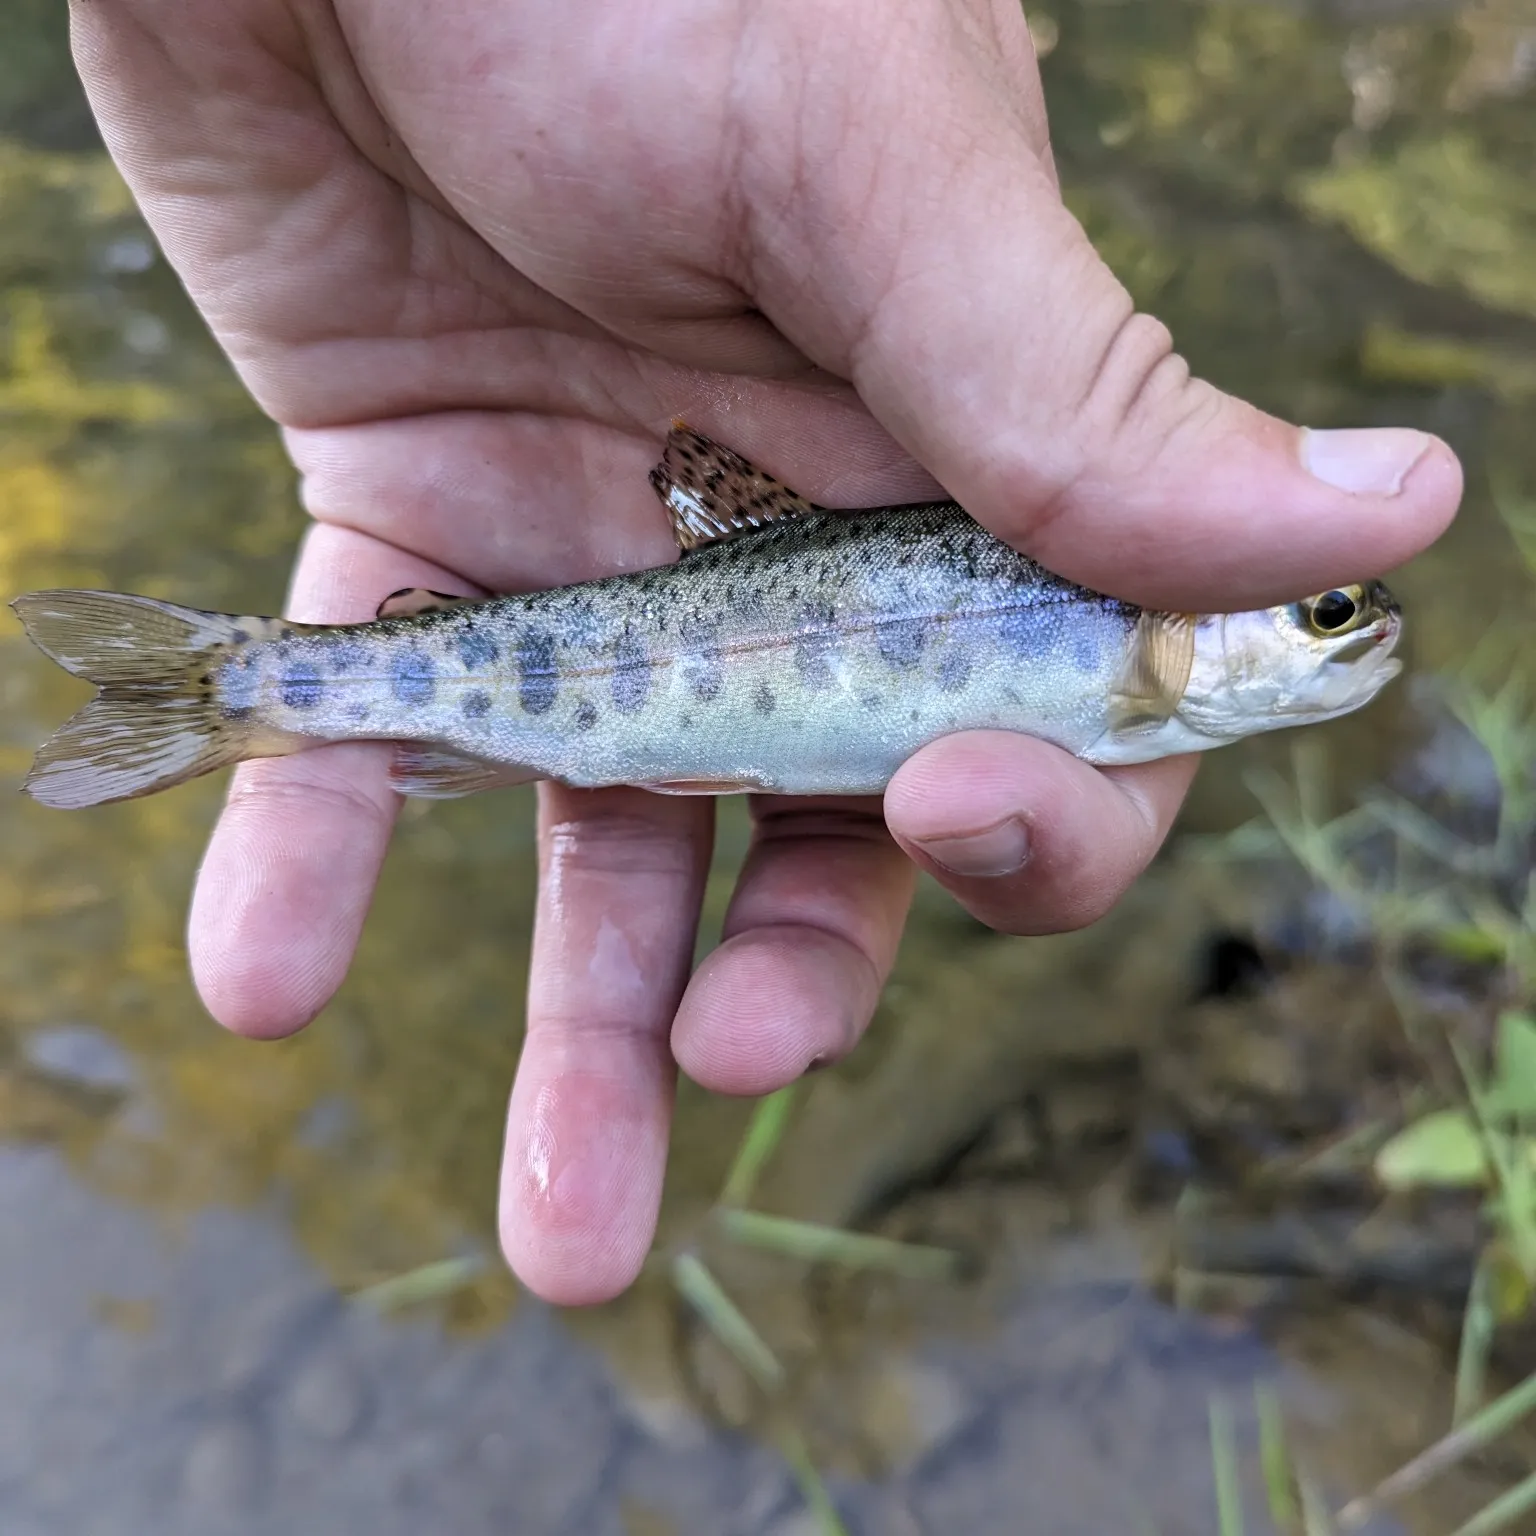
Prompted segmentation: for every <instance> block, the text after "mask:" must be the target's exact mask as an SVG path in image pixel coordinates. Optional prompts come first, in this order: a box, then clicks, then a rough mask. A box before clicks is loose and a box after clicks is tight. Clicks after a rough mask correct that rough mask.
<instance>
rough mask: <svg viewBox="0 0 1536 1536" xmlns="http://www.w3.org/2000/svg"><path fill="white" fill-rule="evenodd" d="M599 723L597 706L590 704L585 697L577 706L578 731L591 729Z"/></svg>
mask: <svg viewBox="0 0 1536 1536" xmlns="http://www.w3.org/2000/svg"><path fill="white" fill-rule="evenodd" d="M596 724H597V706H596V705H594V704H589V703H588V702H587V701H586V700H585V699H583V700H582V701H581V703H580V704H578V705H577V706H576V729H577V730H578V731H590V730H591V729H592V727H593V726H594V725H596Z"/></svg>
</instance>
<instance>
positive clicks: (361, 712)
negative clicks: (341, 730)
mask: <svg viewBox="0 0 1536 1536" xmlns="http://www.w3.org/2000/svg"><path fill="white" fill-rule="evenodd" d="M372 713H373V706H372V705H371V704H348V705H347V710H346V714H347V719H348V720H366V719H367V718H368V716H369V715H371V714H372Z"/></svg>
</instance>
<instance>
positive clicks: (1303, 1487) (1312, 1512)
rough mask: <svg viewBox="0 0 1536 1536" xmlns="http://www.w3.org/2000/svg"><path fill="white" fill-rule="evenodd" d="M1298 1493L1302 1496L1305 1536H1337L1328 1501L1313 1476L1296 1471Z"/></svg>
mask: <svg viewBox="0 0 1536 1536" xmlns="http://www.w3.org/2000/svg"><path fill="white" fill-rule="evenodd" d="M1296 1491H1297V1492H1298V1493H1299V1494H1300V1495H1301V1529H1302V1531H1303V1533H1304V1536H1337V1533H1338V1528H1337V1527H1336V1526H1335V1525H1334V1523H1333V1516H1332V1515H1331V1514H1330V1513H1329V1512H1328V1501H1327V1499H1325V1498H1324V1497H1323V1490H1322V1489H1321V1488H1319V1487H1318V1485H1317V1483H1316V1482H1315V1481H1314V1479H1313V1477H1312V1474H1311V1473H1310V1472H1307V1471H1305V1470H1304V1469H1303V1468H1301V1467H1297V1469H1296Z"/></svg>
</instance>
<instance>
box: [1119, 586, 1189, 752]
mask: <svg viewBox="0 0 1536 1536" xmlns="http://www.w3.org/2000/svg"><path fill="white" fill-rule="evenodd" d="M1197 623H1198V619H1197V616H1196V615H1195V614H1192V613H1163V612H1159V611H1158V610H1156V609H1151V608H1147V609H1143V610H1142V614H1141V617H1140V618H1139V619H1137V621H1136V633H1135V635H1134V636H1133V637H1132V640H1131V653H1130V655H1129V656H1128V657H1127V658H1126V663H1125V668H1124V670H1123V671H1122V672H1121V674H1120V679H1119V682H1118V684H1117V686H1116V688H1115V691H1114V693H1113V694H1112V695H1111V711H1112V715H1111V718H1112V719H1113V722H1114V726H1115V729H1116V730H1118V731H1126V732H1134V731H1138V730H1152V729H1155V728H1156V727H1157V726H1159V725H1162V724H1163V723H1164V722H1165V721H1167V720H1170V719H1172V718H1173V714H1174V711H1175V710H1177V709H1178V707H1179V704H1180V702H1181V701H1182V699H1183V697H1184V690H1185V689H1186V688H1187V687H1188V686H1189V674H1190V670H1191V669H1192V668H1193V666H1194V664H1195V626H1196V624H1197Z"/></svg>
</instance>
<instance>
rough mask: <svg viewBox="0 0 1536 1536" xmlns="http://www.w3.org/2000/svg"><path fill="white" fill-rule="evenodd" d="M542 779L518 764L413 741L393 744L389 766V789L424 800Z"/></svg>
mask: <svg viewBox="0 0 1536 1536" xmlns="http://www.w3.org/2000/svg"><path fill="white" fill-rule="evenodd" d="M543 777H544V775H543V774H541V773H538V772H536V771H535V770H534V769H532V768H525V767H523V766H522V765H521V764H520V763H488V762H486V760H485V759H484V758H483V757H471V756H470V755H469V754H468V753H467V752H455V751H454V750H453V748H451V747H432V746H426V745H423V744H422V743H419V742H414V741H398V742H396V743H395V755H394V758H393V760H392V761H391V763H390V765H389V787H390V788H391V789H392V790H394V792H395V793H396V794H397V795H414V796H417V797H418V798H420V799H423V800H454V799H457V798H458V797H459V796H460V795H478V794H479V793H480V792H481V791H482V790H487V789H507V788H510V787H511V786H512V785H514V784H531V783H533V781H534V780H535V779H541V778H543Z"/></svg>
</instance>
